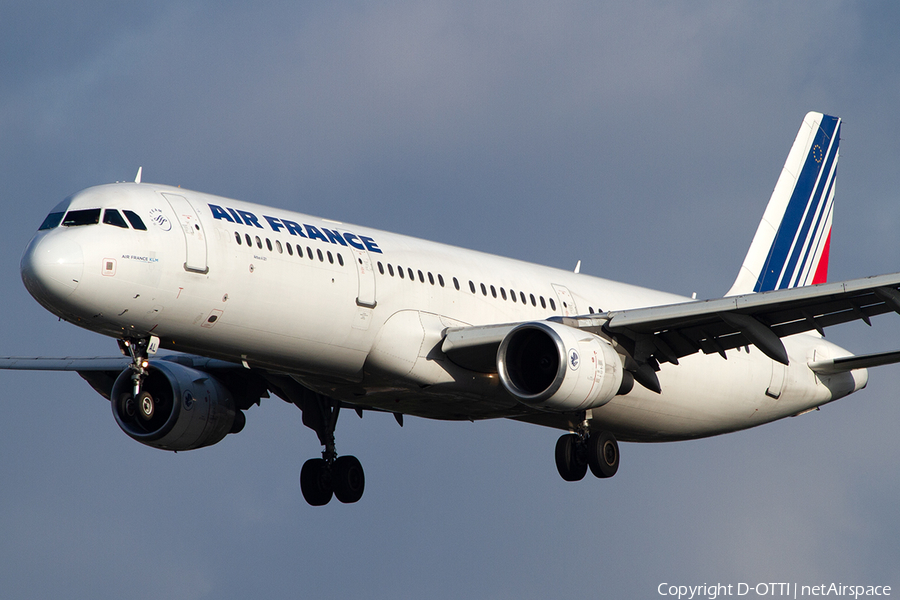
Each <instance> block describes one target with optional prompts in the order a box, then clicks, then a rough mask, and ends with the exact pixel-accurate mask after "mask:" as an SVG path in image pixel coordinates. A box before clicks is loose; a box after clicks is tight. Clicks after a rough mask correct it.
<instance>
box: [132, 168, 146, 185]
mask: <svg viewBox="0 0 900 600" xmlns="http://www.w3.org/2000/svg"><path fill="white" fill-rule="evenodd" d="M143 170H144V167H138V172H137V175H135V176H134V182H135V183H140V182H141V171H143Z"/></svg>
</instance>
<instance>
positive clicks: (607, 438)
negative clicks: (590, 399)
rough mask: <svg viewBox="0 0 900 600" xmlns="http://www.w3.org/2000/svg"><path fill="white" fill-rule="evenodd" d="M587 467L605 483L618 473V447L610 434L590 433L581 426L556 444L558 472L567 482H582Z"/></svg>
mask: <svg viewBox="0 0 900 600" xmlns="http://www.w3.org/2000/svg"><path fill="white" fill-rule="evenodd" d="M588 467H590V468H591V473H593V474H594V476H595V477H599V478H601V479H606V478H607V477H612V476H613V475H615V474H616V471H618V470H619V444H618V442H616V438H615V437H614V436H613V434H611V433H609V432H608V431H595V432H593V433H590V432H589V431H588V428H587V427H586V426H585V425H582V426H581V427H580V428H579V429H578V431H577V432H576V433H569V434H566V435H564V436H562V437H561V438H559V440H558V441H557V442H556V469H557V470H558V471H559V474H560V476H561V477H562V478H563V479H565V480H566V481H581V480H582V479H583V478H584V476H585V474H586V473H587V470H588Z"/></svg>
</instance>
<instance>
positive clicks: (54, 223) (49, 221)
mask: <svg viewBox="0 0 900 600" xmlns="http://www.w3.org/2000/svg"><path fill="white" fill-rule="evenodd" d="M65 214H66V213H64V212H55V213H50V214H49V215H47V218H46V219H44V222H43V223H41V226H40V227H39V228H38V231H43V230H44V229H53V228H54V227H59V223H60V221H62V218H63V215H65Z"/></svg>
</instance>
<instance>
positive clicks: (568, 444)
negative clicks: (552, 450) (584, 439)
mask: <svg viewBox="0 0 900 600" xmlns="http://www.w3.org/2000/svg"><path fill="white" fill-rule="evenodd" d="M587 467H588V466H587V463H586V462H584V461H583V460H579V457H578V436H577V435H575V434H574V433H569V434H567V435H564V436H562V437H560V438H559V440H557V442H556V470H557V471H559V475H560V477H562V478H563V479H565V480H566V481H581V480H582V479H584V475H585V473H587Z"/></svg>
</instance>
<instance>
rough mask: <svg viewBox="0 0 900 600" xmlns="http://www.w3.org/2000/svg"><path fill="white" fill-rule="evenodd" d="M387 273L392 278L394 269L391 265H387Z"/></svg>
mask: <svg viewBox="0 0 900 600" xmlns="http://www.w3.org/2000/svg"><path fill="white" fill-rule="evenodd" d="M388 273H390V274H391V277H393V276H394V267H392V266H391V263H388Z"/></svg>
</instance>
